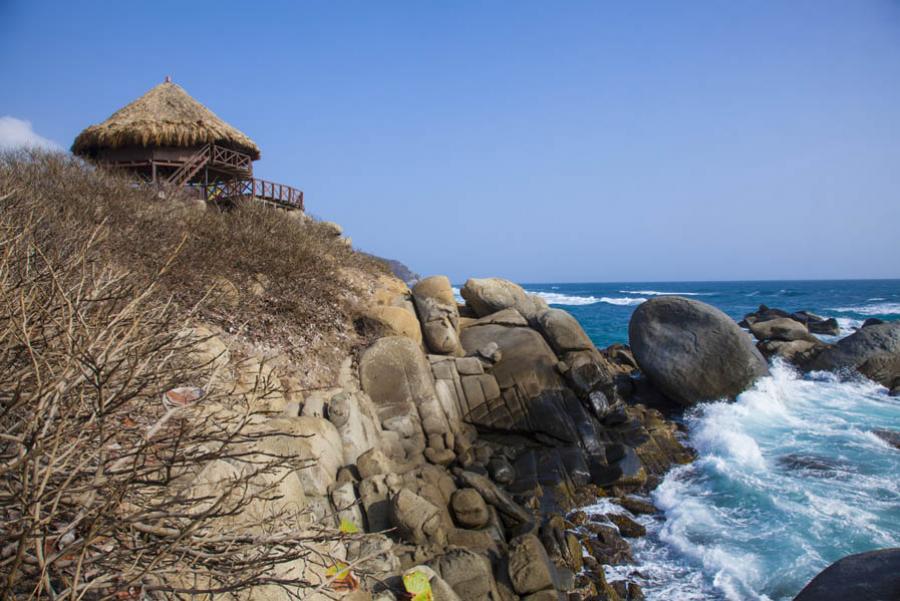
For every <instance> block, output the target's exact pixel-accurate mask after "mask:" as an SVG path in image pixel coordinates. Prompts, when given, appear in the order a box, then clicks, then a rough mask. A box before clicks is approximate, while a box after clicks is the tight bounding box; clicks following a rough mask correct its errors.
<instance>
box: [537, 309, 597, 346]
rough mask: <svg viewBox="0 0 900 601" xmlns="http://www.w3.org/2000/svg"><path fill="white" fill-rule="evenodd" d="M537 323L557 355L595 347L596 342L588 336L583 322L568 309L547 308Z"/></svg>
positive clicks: (538, 317) (539, 315)
mask: <svg viewBox="0 0 900 601" xmlns="http://www.w3.org/2000/svg"><path fill="white" fill-rule="evenodd" d="M537 323H538V325H539V327H540V329H541V333H543V334H544V337H545V338H546V339H547V342H549V343H550V346H551V347H553V350H554V351H555V352H556V354H557V355H564V354H565V353H567V352H569V351H587V350H592V349H594V343H593V342H591V339H590V338H588V335H587V334H586V333H585V332H584V330H583V329H582V327H581V324H579V323H578V320H576V319H575V318H574V317H572V315H571V314H570V313H568V312H567V311H563V310H562V309H547V310H546V311H543V312H541V313H540V314H538V316H537Z"/></svg>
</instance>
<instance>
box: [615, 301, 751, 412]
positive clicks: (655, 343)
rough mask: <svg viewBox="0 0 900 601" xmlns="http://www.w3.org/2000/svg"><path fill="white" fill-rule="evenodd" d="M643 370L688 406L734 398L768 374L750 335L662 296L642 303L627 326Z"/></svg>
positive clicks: (698, 306)
mask: <svg viewBox="0 0 900 601" xmlns="http://www.w3.org/2000/svg"><path fill="white" fill-rule="evenodd" d="M628 338H629V342H630V346H631V350H632V352H633V353H634V357H635V359H636V360H637V363H638V365H639V366H640V368H641V371H642V372H643V373H644V374H645V375H646V376H647V378H649V379H650V381H651V382H653V384H654V385H655V386H656V387H657V388H659V389H660V390H661V391H662V392H663V393H664V394H665V395H666V396H668V397H669V398H671V399H673V400H676V401H678V402H680V403H682V404H684V405H691V404H693V403H696V402H698V401H708V400H715V399H721V398H725V397H734V396H736V395H737V394H739V393H740V392H742V391H744V390H745V389H746V388H747V387H748V386H750V384H752V383H753V381H754V380H755V379H757V378H759V377H760V376H764V375H767V374H768V373H769V370H768V367H767V366H766V361H765V359H764V358H763V356H762V355H761V354H760V353H759V351H758V350H757V349H756V348H755V347H754V345H753V341H752V339H751V338H750V336H748V335H747V333H746V332H744V331H743V330H741V329H740V328H739V327H738V325H737V324H736V323H735V322H734V321H733V320H732V319H731V318H730V317H728V316H727V315H725V314H724V313H723V312H721V311H719V310H718V309H716V308H715V307H712V306H710V305H707V304H705V303H701V302H699V301H695V300H690V299H686V298H681V297H678V296H660V297H657V298H654V299H651V300H649V301H647V302H645V303H642V304H641V305H640V306H638V308H637V309H636V310H635V312H634V314H633V315H632V316H631V322H630V323H629V324H628Z"/></svg>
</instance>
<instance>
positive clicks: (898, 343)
mask: <svg viewBox="0 0 900 601" xmlns="http://www.w3.org/2000/svg"><path fill="white" fill-rule="evenodd" d="M804 367H805V368H806V369H813V370H826V371H838V370H842V369H856V370H858V371H859V372H860V373H862V374H863V375H865V376H867V377H869V378H871V379H873V380H875V381H876V382H878V383H879V384H882V385H883V386H887V387H888V388H892V387H893V386H895V380H896V379H897V378H900V322H889V323H881V324H876V325H871V326H867V327H865V328H862V329H860V330H857V331H856V332H855V333H853V334H851V335H849V336H847V337H846V338H842V339H841V340H839V341H838V342H837V343H836V344H835V345H833V346H830V347H828V348H826V349H824V350H822V351H821V352H820V353H818V354H817V355H816V356H815V357H814V358H813V359H812V360H811V361H810V362H809V363H808V364H807V365H805V366H804Z"/></svg>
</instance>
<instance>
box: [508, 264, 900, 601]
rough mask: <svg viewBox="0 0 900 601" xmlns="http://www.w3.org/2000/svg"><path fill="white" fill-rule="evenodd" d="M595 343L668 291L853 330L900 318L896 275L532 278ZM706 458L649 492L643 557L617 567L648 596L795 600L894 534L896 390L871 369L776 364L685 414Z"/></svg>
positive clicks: (899, 482) (677, 600) (618, 334)
mask: <svg viewBox="0 0 900 601" xmlns="http://www.w3.org/2000/svg"><path fill="white" fill-rule="evenodd" d="M525 288H526V289H528V290H530V291H532V292H536V293H538V294H540V295H541V296H543V297H544V298H546V299H547V301H548V302H550V303H551V304H552V305H554V306H558V307H561V308H564V309H566V310H568V311H570V312H572V313H573V314H574V315H575V316H576V317H577V318H578V320H579V321H580V322H581V324H582V326H583V327H584V328H585V330H586V331H587V332H588V334H589V335H590V336H591V337H592V338H593V340H594V342H595V343H596V344H597V345H598V346H600V347H603V346H607V345H609V344H611V343H613V342H627V339H628V320H629V318H630V316H631V313H632V311H633V310H634V308H635V307H636V306H637V305H639V304H640V303H642V302H644V301H645V300H646V299H649V298H652V297H654V296H658V295H660V294H664V293H674V294H680V295H686V296H689V297H691V298H696V299H697V300H701V301H703V302H707V303H710V304H712V305H715V306H716V307H718V308H719V309H721V310H723V311H724V312H725V313H727V314H729V315H731V316H732V317H734V318H736V319H740V318H741V317H742V316H743V315H744V314H745V313H747V312H750V311H752V310H754V309H755V308H756V307H757V306H758V305H759V304H760V303H764V304H766V305H768V306H770V307H778V308H780V309H785V310H788V311H796V310H801V309H805V310H808V311H812V312H814V313H817V314H820V315H823V316H827V317H835V318H837V319H838V321H839V323H840V325H841V330H842V332H841V335H847V334H849V333H851V332H852V331H853V328H854V327H858V326H859V325H860V324H861V323H862V321H863V320H865V319H866V318H868V317H878V318H881V319H884V320H897V319H900V280H878V281H796V282H721V283H713V282H696V283H685V282H679V283H660V282H654V283H643V284H635V283H628V284H534V285H526V286H525ZM684 421H685V424H686V425H687V429H688V440H689V443H690V444H691V445H692V446H693V447H694V448H695V449H696V450H697V451H698V459H697V461H696V462H695V463H693V464H692V465H689V466H684V467H679V468H676V469H675V470H673V471H672V472H670V473H669V475H668V476H667V477H666V478H665V480H664V482H663V483H662V484H661V485H660V486H659V488H657V489H656V491H655V492H654V493H653V500H654V502H655V503H656V505H657V506H658V507H659V508H660V509H662V510H663V512H664V517H663V516H656V517H642V518H640V520H641V521H642V523H644V524H645V525H646V526H647V527H648V532H649V534H648V536H647V537H646V538H643V539H636V540H634V541H632V543H633V547H634V549H635V555H636V560H637V563H636V564H635V565H631V566H619V567H615V568H610V573H609V575H610V576H616V575H617V574H619V575H629V576H630V577H632V578H637V579H638V580H639V581H640V582H642V583H643V584H644V590H645V593H646V594H647V598H648V599H650V600H653V601H687V600H697V601H700V600H704V601H706V600H729V601H732V600H734V601H738V600H741V601H743V600H771V601H776V600H778V601H781V600H789V599H792V598H793V596H794V595H796V593H797V592H799V590H800V589H801V588H802V587H803V586H804V584H805V583H806V582H808V581H809V579H810V578H812V576H814V575H815V574H816V573H817V572H819V571H820V570H821V569H822V568H824V567H825V566H827V565H828V564H829V563H831V562H833V561H835V560H837V559H839V558H840V557H843V556H845V555H847V554H850V553H857V552H862V551H867V550H871V549H876V548H883V547H891V546H893V547H897V546H900V450H898V449H895V448H893V447H891V446H889V445H888V444H886V443H885V442H884V441H882V440H881V439H880V438H878V437H877V436H875V435H874V434H873V433H872V430H874V429H877V428H887V429H893V430H900V398H898V397H890V396H888V394H887V390H886V389H884V388H883V387H880V386H878V385H876V384H873V383H871V382H868V381H864V380H859V381H849V382H847V381H839V380H838V379H836V378H835V377H834V376H832V375H831V374H823V373H818V374H817V373H814V374H810V375H806V376H802V375H800V374H797V373H796V372H794V371H793V370H792V369H790V368H789V367H787V366H785V365H782V364H775V365H773V366H772V375H771V376H770V377H768V378H765V379H763V380H762V381H760V382H759V383H757V385H756V386H755V387H754V388H753V389H752V390H749V391H747V392H745V393H744V394H742V395H741V396H740V397H739V398H738V399H737V400H736V401H735V402H733V403H725V402H719V403H710V404H706V405H703V406H701V407H698V408H696V409H693V410H691V411H690V412H688V413H687V414H686V415H685V416H684Z"/></svg>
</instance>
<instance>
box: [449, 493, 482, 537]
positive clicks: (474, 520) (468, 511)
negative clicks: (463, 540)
mask: <svg viewBox="0 0 900 601" xmlns="http://www.w3.org/2000/svg"><path fill="white" fill-rule="evenodd" d="M450 506H451V507H452V508H453V516H454V517H455V518H456V523H457V524H459V525H460V526H461V527H463V528H483V527H484V525H485V524H487V522H488V520H489V519H490V517H491V515H490V513H489V512H488V508H487V505H486V504H485V502H484V499H482V498H481V495H480V494H478V491H477V490H475V489H474V488H461V489H459V490H457V491H456V492H454V493H453V498H452V499H451V500H450Z"/></svg>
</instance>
